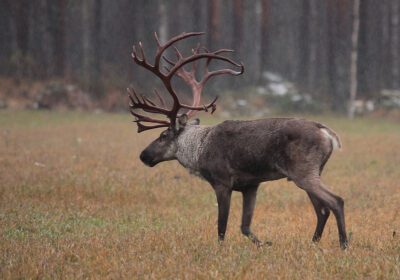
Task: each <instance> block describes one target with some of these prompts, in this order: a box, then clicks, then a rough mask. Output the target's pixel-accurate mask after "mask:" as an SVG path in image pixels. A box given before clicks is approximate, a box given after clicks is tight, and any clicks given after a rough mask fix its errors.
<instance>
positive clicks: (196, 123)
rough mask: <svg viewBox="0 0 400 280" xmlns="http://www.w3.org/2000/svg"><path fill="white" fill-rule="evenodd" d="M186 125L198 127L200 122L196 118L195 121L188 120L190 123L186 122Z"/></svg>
mask: <svg viewBox="0 0 400 280" xmlns="http://www.w3.org/2000/svg"><path fill="white" fill-rule="evenodd" d="M188 124H191V125H199V124H200V120H199V119H198V118H196V119H193V120H190V121H189V122H188Z"/></svg>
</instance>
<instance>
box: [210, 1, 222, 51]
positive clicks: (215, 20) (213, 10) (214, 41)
mask: <svg viewBox="0 0 400 280" xmlns="http://www.w3.org/2000/svg"><path fill="white" fill-rule="evenodd" d="M220 4H221V3H220V0H208V26H207V28H208V33H207V47H208V48H210V49H214V48H216V47H217V46H218V43H219V36H220V35H219V24H220V22H219V21H220V18H219V17H220V10H219V9H220Z"/></svg>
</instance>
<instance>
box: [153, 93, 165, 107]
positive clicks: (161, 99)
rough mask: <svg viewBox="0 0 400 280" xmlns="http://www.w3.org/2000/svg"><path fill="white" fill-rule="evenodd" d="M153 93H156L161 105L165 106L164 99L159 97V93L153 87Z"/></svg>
mask: <svg viewBox="0 0 400 280" xmlns="http://www.w3.org/2000/svg"><path fill="white" fill-rule="evenodd" d="M154 93H155V94H156V95H157V97H158V100H160V103H161V106H162V107H165V102H164V99H163V98H162V97H161V95H160V94H159V93H158V90H156V89H154Z"/></svg>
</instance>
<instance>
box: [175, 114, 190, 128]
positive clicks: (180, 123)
mask: <svg viewBox="0 0 400 280" xmlns="http://www.w3.org/2000/svg"><path fill="white" fill-rule="evenodd" d="M188 119H189V118H188V116H187V115H186V114H182V115H181V116H179V118H178V123H177V124H176V129H177V130H179V129H181V128H184V127H185V126H186V124H187V121H188Z"/></svg>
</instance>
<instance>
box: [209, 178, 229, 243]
mask: <svg viewBox="0 0 400 280" xmlns="http://www.w3.org/2000/svg"><path fill="white" fill-rule="evenodd" d="M213 188H214V190H215V194H216V195H217V202H218V240H219V241H223V240H224V238H225V232H226V225H227V224H228V216H229V208H230V205H231V195H232V190H231V189H229V188H227V187H225V186H223V185H218V186H213Z"/></svg>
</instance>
